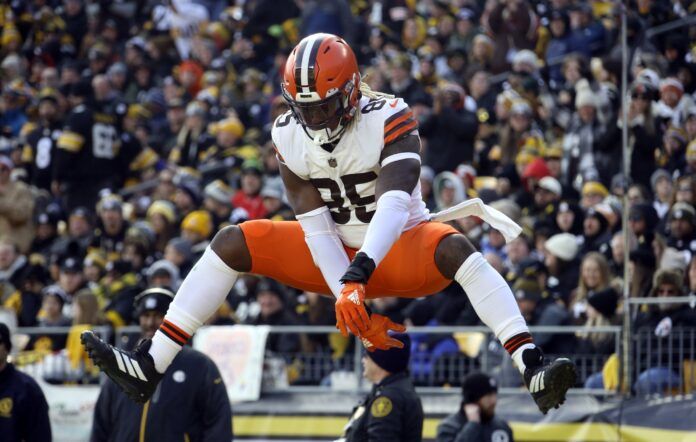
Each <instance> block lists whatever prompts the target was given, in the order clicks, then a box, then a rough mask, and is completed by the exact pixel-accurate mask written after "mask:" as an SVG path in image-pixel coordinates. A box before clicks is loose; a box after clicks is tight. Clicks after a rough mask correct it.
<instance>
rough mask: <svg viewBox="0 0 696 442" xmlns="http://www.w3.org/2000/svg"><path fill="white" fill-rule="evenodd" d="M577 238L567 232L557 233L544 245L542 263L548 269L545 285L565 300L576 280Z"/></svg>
mask: <svg viewBox="0 0 696 442" xmlns="http://www.w3.org/2000/svg"><path fill="white" fill-rule="evenodd" d="M579 249H580V248H579V247H578V243H577V240H576V238H575V236H574V235H571V234H569V233H559V234H556V235H554V236H552V237H551V238H549V239H548V240H546V243H545V245H544V264H545V265H546V268H547V269H548V271H549V276H550V277H549V280H548V283H547V287H548V289H549V291H550V292H551V293H552V294H553V295H555V296H558V297H560V299H564V300H567V299H568V298H569V297H570V293H571V292H572V290H573V289H574V288H575V285H576V282H577V280H578V273H579V272H578V263H577V255H578V252H579Z"/></svg>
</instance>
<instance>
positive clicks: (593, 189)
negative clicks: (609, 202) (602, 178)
mask: <svg viewBox="0 0 696 442" xmlns="http://www.w3.org/2000/svg"><path fill="white" fill-rule="evenodd" d="M607 196H609V191H608V190H607V188H606V187H605V186H604V184H602V183H600V182H598V181H588V182H586V183H585V184H583V186H582V200H581V201H580V205H581V206H582V208H583V209H587V208H588V207H592V206H594V205H595V204H599V203H601V202H602V201H603V200H604V198H606V197H607Z"/></svg>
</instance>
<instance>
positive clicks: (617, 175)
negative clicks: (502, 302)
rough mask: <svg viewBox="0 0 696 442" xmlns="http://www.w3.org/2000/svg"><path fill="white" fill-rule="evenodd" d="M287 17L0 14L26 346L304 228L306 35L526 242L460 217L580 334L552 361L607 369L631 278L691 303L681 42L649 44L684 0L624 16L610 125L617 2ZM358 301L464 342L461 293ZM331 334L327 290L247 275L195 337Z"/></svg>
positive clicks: (394, 1) (205, 10)
mask: <svg viewBox="0 0 696 442" xmlns="http://www.w3.org/2000/svg"><path fill="white" fill-rule="evenodd" d="M278 3H279V2H277V1H276V0H247V1H232V0H230V1H224V0H171V1H154V0H151V1H135V0H123V1H119V2H107V1H97V0H63V1H58V0H35V1H31V2H28V1H26V2H24V1H20V2H3V4H2V5H0V29H1V31H0V86H1V91H2V95H1V97H0V304H1V305H2V306H3V307H4V308H5V309H6V311H9V312H13V314H14V316H15V317H16V325H17V326H20V327H27V326H40V327H43V328H44V330H45V333H44V334H42V335H39V336H34V338H32V339H31V340H30V341H29V342H28V343H27V344H26V346H25V349H24V350H26V351H37V352H41V351H44V352H46V351H48V352H56V351H60V350H62V349H65V348H66V347H67V351H68V352H71V351H72V352H78V351H79V349H78V348H77V347H79V343H78V340H77V339H75V338H76V335H75V336H73V335H65V334H59V333H51V327H56V326H73V327H74V326H84V325H89V326H94V325H107V326H111V327H114V328H119V327H121V326H124V325H129V324H134V323H135V322H134V317H133V298H134V297H135V295H136V294H137V293H139V292H140V291H141V290H143V289H144V288H146V287H153V286H167V287H171V288H172V289H174V290H176V288H177V286H178V284H179V283H180V282H181V280H182V279H183V278H184V277H185V276H186V274H187V272H188V271H189V270H190V269H191V267H192V264H193V263H194V262H195V261H196V259H197V258H198V257H199V256H200V255H201V254H202V252H203V250H204V249H205V247H206V246H207V245H208V243H209V241H210V240H211V238H212V236H213V235H214V234H215V232H216V231H217V230H218V229H220V228H221V227H222V226H225V225H229V224H238V223H241V222H244V221H245V220H250V219H259V218H267V219H272V220H291V219H294V215H293V212H292V210H291V209H290V207H289V206H288V204H287V201H286V200H285V196H284V189H283V186H282V183H281V181H280V177H279V174H278V162H277V159H276V156H275V153H274V149H273V146H272V142H271V140H270V128H271V126H272V123H273V121H274V119H275V118H276V117H277V116H279V115H280V114H282V113H284V112H286V111H287V109H288V108H287V106H286V104H285V103H284V102H283V100H282V97H281V96H280V86H279V85H280V75H281V71H282V67H283V66H284V62H285V60H286V57H287V54H288V52H289V51H290V50H291V48H292V47H293V46H294V45H295V44H296V43H297V42H298V41H299V39H300V38H301V37H302V36H305V35H308V34H311V33H314V32H320V31H322V32H330V33H334V34H338V35H341V36H343V37H344V38H345V39H346V40H347V41H348V42H349V43H350V44H351V45H352V47H353V48H354V50H355V52H356V55H357V56H358V59H359V62H360V64H361V67H362V72H363V74H364V78H365V81H366V82H367V83H368V84H369V85H370V86H371V87H372V89H373V90H379V91H383V92H386V93H390V94H394V95H397V96H400V97H403V98H404V99H405V100H406V102H407V103H408V104H409V105H410V107H411V108H412V109H413V112H414V114H415V115H416V116H417V118H418V121H419V133H420V135H421V138H422V142H423V151H422V159H423V161H422V164H423V165H422V170H421V185H422V190H423V197H424V199H425V201H426V203H427V205H428V207H429V208H430V209H431V210H440V209H443V208H447V207H449V206H452V205H454V204H456V203H458V202H461V201H462V200H464V199H466V198H470V197H474V196H478V197H479V198H481V199H482V200H483V201H484V202H486V203H488V204H490V205H492V206H493V207H495V208H497V209H499V210H500V211H502V212H503V213H505V214H507V215H508V216H509V217H511V218H512V219H513V220H515V221H516V222H518V223H519V224H520V225H521V226H523V228H524V230H523V233H522V235H520V237H519V238H517V239H515V240H514V241H512V242H510V243H508V244H506V243H505V240H504V238H503V236H502V235H501V234H500V233H499V232H498V231H496V230H493V229H491V228H489V227H488V226H487V225H484V224H482V223H481V222H480V221H479V220H478V219H477V218H473V217H470V218H466V219H461V220H459V221H456V222H453V225H454V226H455V227H456V228H457V229H458V230H460V231H462V232H464V233H465V234H466V235H467V237H468V238H469V239H470V240H471V241H472V242H473V243H475V244H476V245H477V246H478V247H479V248H480V249H481V250H482V252H483V253H484V255H485V258H486V259H487V260H488V261H489V262H490V263H491V264H492V265H493V266H494V267H495V268H496V269H497V270H498V271H499V272H501V273H502V274H503V275H504V276H505V278H506V279H507V281H508V282H509V283H510V285H511V287H512V288H513V293H514V294H515V296H516V298H517V300H518V303H519V306H520V308H521V310H522V312H523V314H524V316H525V318H526V319H527V321H528V323H529V324H530V325H571V324H572V325H587V326H588V328H587V332H583V333H578V334H564V335H562V334H546V335H537V336H536V340H537V342H538V343H539V344H540V345H541V347H542V348H543V349H544V350H545V352H546V353H547V354H568V353H574V354H588V355H589V354H594V355H597V354H600V355H604V356H605V357H607V356H609V355H610V354H611V353H613V352H614V337H613V336H612V335H607V334H603V333H597V332H593V330H592V326H596V325H609V324H619V323H620V319H619V318H620V317H621V316H622V314H623V311H624V310H623V309H624V308H626V307H625V306H624V305H623V303H622V302H621V293H622V291H623V287H624V286H625V285H626V284H628V287H629V290H630V294H631V296H682V295H687V294H689V293H694V292H696V254H694V252H696V210H695V209H694V203H695V202H696V174H695V173H694V172H696V104H695V102H694V99H695V95H694V93H695V91H696V27H693V26H691V27H689V26H686V27H677V28H675V29H673V30H671V31H669V32H661V33H654V32H653V33H650V32H648V30H650V29H655V28H656V27H658V26H660V25H664V24H665V23H669V22H673V21H676V20H679V19H682V18H684V17H686V16H687V15H689V14H693V13H694V12H696V2H694V1H691V0H672V1H661V0H629V1H628V5H629V7H628V8H629V13H628V17H627V39H628V47H629V51H628V62H629V66H628V76H629V84H628V85H627V90H628V95H629V96H628V97H626V100H625V105H626V106H627V108H628V109H627V112H626V115H627V116H628V118H627V120H626V121H625V120H624V109H623V108H622V99H621V89H622V84H621V78H622V75H621V42H620V38H619V37H620V32H619V30H620V14H619V9H618V8H617V7H616V6H615V5H614V2H611V1H601V0H587V1H581V0H451V1H446V0H427V1H417V2H416V1H413V0H382V1H379V0H375V1H368V0H295V1H285V2H282V4H283V5H282V7H279V5H278ZM624 125H628V147H629V151H630V155H629V157H628V158H626V161H628V169H627V170H628V174H623V172H622V170H623V169H622V128H623V126H624ZM624 194H627V198H628V201H629V202H630V210H629V212H628V213H629V217H628V218H629V219H628V223H627V225H628V231H622V225H623V224H622V197H623V196H624ZM625 247H628V248H629V250H628V255H627V256H628V257H629V262H625V260H624V256H625V255H624V251H625ZM626 266H628V267H629V272H628V273H627V274H628V275H629V280H624V269H625V267H626ZM201 296H205V293H201ZM371 308H372V311H373V312H378V313H381V314H384V315H387V316H388V317H390V318H391V319H393V320H394V321H398V322H405V323H406V324H408V325H415V326H422V325H477V324H480V322H479V320H478V318H477V316H476V314H475V312H474V311H473V308H472V306H471V304H470V303H469V301H468V300H467V297H466V296H465V295H464V293H463V292H462V290H461V288H460V287H459V285H457V284H453V285H452V286H450V287H449V288H447V289H446V290H445V291H444V292H442V293H439V294H437V295H435V296H431V297H428V298H427V299H422V300H410V299H394V298H392V299H377V300H374V301H373V302H372V305H371ZM695 312H696V311H695V310H694V309H692V308H691V307H689V306H688V305H687V304H671V305H669V306H666V307H665V306H662V307H649V308H648V307H644V308H643V309H641V310H640V311H639V312H637V313H636V314H635V315H634V319H633V322H634V326H636V327H647V328H650V330H651V334H650V336H653V337H655V336H658V337H659V336H662V337H669V336H670V333H672V332H673V329H676V328H678V327H681V326H688V325H689V324H691V325H693V324H696V313H695ZM334 323H335V318H334V313H333V299H332V298H330V297H325V296H320V295H318V294H316V293H302V292H298V291H296V290H294V289H292V288H288V287H284V286H281V285H280V284H277V283H276V282H274V281H270V280H259V279H258V278H256V277H251V276H246V277H243V278H241V279H240V280H239V281H238V283H237V284H236V285H235V288H234V290H233V291H232V293H230V295H229V296H228V298H227V302H226V303H225V304H224V305H223V306H222V307H221V308H220V309H219V310H218V312H217V313H216V314H215V315H214V316H213V317H212V318H211V319H210V320H209V324H212V325H216V324H271V325H276V324H281V325H288V324H309V325H333V324H334ZM83 328H84V327H82V328H80V329H83ZM653 330H654V331H655V333H652V331H653ZM455 338H456V337H453V336H452V335H442V336H418V335H414V336H412V339H413V348H414V358H415V357H416V356H417V355H419V354H421V355H422V356H423V357H424V358H426V359H427V358H436V357H437V356H439V355H441V354H445V353H449V352H458V351H460V348H461V347H462V346H463V344H462V342H460V341H459V340H457V339H455ZM679 342H680V343H677V344H676V345H690V343H684V342H686V341H683V340H682V341H679ZM484 345H486V344H484ZM71 346H72V348H71ZM353 348H354V346H352V345H349V342H347V341H346V340H344V339H343V338H341V337H340V335H325V336H324V335H307V336H292V335H287V334H283V335H275V336H273V335H272V336H271V339H270V341H269V350H271V351H273V352H277V353H280V354H284V355H287V354H292V353H294V352H300V351H302V352H304V353H306V354H307V353H324V354H329V355H331V356H332V357H334V358H336V359H338V358H340V357H341V356H342V355H344V354H346V352H351V351H353ZM502 353H504V352H502ZM81 356H84V354H82V355H81ZM81 356H77V357H78V358H79V357H81ZM600 368H601V367H600ZM418 369H421V370H425V371H426V372H427V371H428V370H432V366H427V364H426V365H425V366H418V367H416V366H414V370H418ZM668 375H669V374H668ZM291 381H292V379H291ZM590 381H592V382H598V383H592V384H591V385H595V386H601V385H603V384H602V379H601V375H600V379H596V378H595V379H591V380H590ZM604 381H605V382H606V379H605V380H604Z"/></svg>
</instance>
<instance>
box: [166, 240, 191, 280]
mask: <svg viewBox="0 0 696 442" xmlns="http://www.w3.org/2000/svg"><path fill="white" fill-rule="evenodd" d="M192 258H193V252H192V251H191V243H190V242H189V241H188V240H186V239H184V238H181V237H177V238H173V239H172V240H170V241H169V243H167V246H166V247H165V249H164V259H166V260H167V261H169V262H171V263H172V264H174V265H175V266H177V267H178V268H179V275H181V277H182V278H183V277H186V275H187V274H188V272H189V270H190V269H191V267H192V265H193V262H192Z"/></svg>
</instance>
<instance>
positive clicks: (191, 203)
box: [174, 179, 201, 216]
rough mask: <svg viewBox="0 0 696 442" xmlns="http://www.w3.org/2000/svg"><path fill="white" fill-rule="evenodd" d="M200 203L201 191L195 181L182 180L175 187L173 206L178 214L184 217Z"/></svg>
mask: <svg viewBox="0 0 696 442" xmlns="http://www.w3.org/2000/svg"><path fill="white" fill-rule="evenodd" d="M200 203H201V189H200V187H199V184H198V181H197V180H195V179H182V180H180V181H179V183H178V184H177V186H176V193H175V194H174V204H175V205H176V208H177V210H178V212H179V213H180V214H181V215H182V216H185V215H187V214H188V213H190V212H192V211H193V210H195V209H196V208H197V207H198V206H199V205H200Z"/></svg>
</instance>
